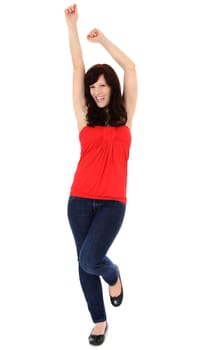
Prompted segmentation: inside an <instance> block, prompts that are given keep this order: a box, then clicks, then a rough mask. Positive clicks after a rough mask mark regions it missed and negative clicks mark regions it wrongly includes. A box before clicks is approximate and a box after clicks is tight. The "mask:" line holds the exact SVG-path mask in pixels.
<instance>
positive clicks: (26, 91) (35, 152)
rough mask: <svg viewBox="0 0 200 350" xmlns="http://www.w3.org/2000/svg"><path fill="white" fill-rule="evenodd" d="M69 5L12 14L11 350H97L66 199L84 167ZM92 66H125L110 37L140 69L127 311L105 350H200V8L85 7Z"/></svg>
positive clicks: (3, 120) (2, 277)
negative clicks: (100, 38)
mask: <svg viewBox="0 0 200 350" xmlns="http://www.w3.org/2000/svg"><path fill="white" fill-rule="evenodd" d="M70 4H71V3H68V2H66V1H63V0H62V1H58V0H48V1H47V0H35V1H28V0H26V1H25V0H19V1H12V0H10V1H6V0H3V1H1V5H0V51H1V53H0V153H1V158H0V166H1V170H0V178H1V179H0V237H1V238H0V284H1V286H0V322H1V325H0V330H1V334H0V349H1V350H7V349H9V350H11V349H12V350H15V349H20V350H25V349H26V350H27V349H28V350H32V349H34V350H36V349H37V350H45V349H48V350H51V349H53V350H58V349H59V350H63V349H78V348H81V349H83V350H85V349H89V348H90V346H89V345H88V340H87V337H88V335H89V333H90V331H91V328H92V326H93V325H92V322H91V319H90V316H89V314H88V311H87V309H86V305H85V301H84V299H83V296H82V292H81V289H80V286H79V282H78V272H77V261H76V252H75V246H74V242H73V239H72V235H71V231H70V228H69V225H68V222H67V213H66V207H67V198H68V193H69V188H70V185H71V181H72V176H73V173H74V169H75V166H76V163H77V160H78V158H79V142H78V132H77V129H76V123H75V120H74V115H73V110H72V99H71V68H72V67H71V61H70V55H69V49H68V40H67V26H66V23H65V18H64V9H65V7H67V6H68V5H70ZM77 4H78V8H79V31H80V37H81V42H82V44H83V55H84V58H85V62H86V66H87V67H89V66H90V65H91V64H93V63H97V62H100V63H103V62H108V63H110V64H112V65H113V67H114V68H116V70H117V73H119V76H120V79H121V71H120V70H119V67H117V66H116V65H115V63H114V62H113V61H112V60H111V59H110V57H108V55H107V54H106V53H105V52H104V51H103V49H102V48H101V47H100V46H98V44H92V43H89V42H87V40H86V34H87V33H88V32H89V30H90V29H92V28H93V27H98V28H99V29H101V30H102V31H104V32H105V34H106V35H107V36H108V37H109V38H110V39H111V40H113V41H114V42H115V43H116V44H117V45H118V46H120V47H121V48H122V49H123V50H124V51H125V52H126V53H127V54H128V55H130V56H131V57H132V59H133V60H134V61H135V63H136V67H137V74H138V88H139V92H138V104H137V110H136V113H135V117H134V118H135V119H134V125H133V129H132V138H133V143H132V148H131V153H130V161H129V177H128V189H127V195H128V204H127V212H126V218H125V221H124V224H123V227H122V229H121V231H120V234H119V236H118V238H117V239H116V241H115V243H114V244H113V246H112V248H111V250H110V255H109V256H110V257H111V258H112V259H113V260H114V261H116V262H117V263H118V265H119V266H120V270H121V275H122V279H123V284H124V290H125V299H124V303H123V305H122V306H121V308H120V309H114V308H113V307H112V306H111V305H110V303H109V297H108V292H107V286H104V288H105V290H104V291H105V303H106V308H107V313H108V322H109V326H110V327H109V332H108V337H107V339H106V342H105V343H104V345H103V347H104V349H109V350H110V349H114V348H117V349H121V348H123V347H125V344H126V347H127V348H128V349H135V350H148V349H150V350H151V349H153V350H165V349H167V350H169V349H170V350H178V349H181V350H183V349H187V350H191V349H192V350H199V349H200V339H199V330H200V316H199V315H200V302H199V295H200V283H199V278H200V274H199V267H200V258H199V251H200V246H199V234H200V224H199V216H200V215H199V214H200V210H199V209H200V186H199V179H200V170H199V168H200V167H199V158H200V156H199V150H200V140H199V139H200V138H199V118H200V106H199V102H200V96H199V92H200V88H199V82H200V68H199V66H200V64H199V62H200V53H199V52H200V50H199V32H200V25H199V10H198V1H195V0H190V1H189V0H188V1H184V0H183V1H180V0H179V1H178V0H168V1H163V0H152V1H148V0H136V1H131V0H123V1H122V2H120V1H119V2H118V1H108V0H101V1H94V0H84V1H77Z"/></svg>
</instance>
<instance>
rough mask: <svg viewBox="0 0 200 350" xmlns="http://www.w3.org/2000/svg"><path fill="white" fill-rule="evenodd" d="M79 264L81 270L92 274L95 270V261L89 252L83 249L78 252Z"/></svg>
mask: <svg viewBox="0 0 200 350" xmlns="http://www.w3.org/2000/svg"><path fill="white" fill-rule="evenodd" d="M79 265H80V267H81V268H82V270H83V271H85V272H87V273H90V274H94V275H95V270H96V262H95V261H94V259H93V258H92V256H91V254H88V253H87V252H85V251H84V250H81V251H80V254H79Z"/></svg>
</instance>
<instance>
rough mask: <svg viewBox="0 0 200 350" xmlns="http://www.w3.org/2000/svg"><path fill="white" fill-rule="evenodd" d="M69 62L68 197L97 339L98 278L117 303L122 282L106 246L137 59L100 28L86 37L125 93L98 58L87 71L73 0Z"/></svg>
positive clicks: (121, 184)
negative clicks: (71, 163)
mask: <svg viewBox="0 0 200 350" xmlns="http://www.w3.org/2000/svg"><path fill="white" fill-rule="evenodd" d="M65 18H66V22H67V26H68V35H69V47H70V52H71V59H72V65H73V105H74V112H75V116H76V120H77V126H78V130H79V140H80V145H81V155H80V160H79V162H78V165H77V169H76V172H75V174H74V179H73V182H72V186H71V191H70V196H69V200H68V219H69V224H70V227H71V230H72V233H73V236H74V240H75V244H76V249H77V255H78V264H79V277H80V283H81V287H82V290H83V293H84V296H85V299H86V302H87V306H88V309H89V312H90V315H91V318H92V320H93V322H94V328H93V329H92V331H91V333H90V335H89V343H90V344H92V345H100V344H102V343H103V341H104V339H105V334H106V331H107V329H108V323H107V317H106V310H105V305H104V300H103V293H102V285H101V278H102V279H103V280H104V281H105V282H106V283H107V284H108V286H109V287H108V289H109V295H110V301H111V303H112V304H113V306H119V305H120V304H121V302H122V300H123V287H122V281H121V277H120V273H119V268H118V266H117V265H116V264H114V263H113V262H112V261H111V260H110V258H108V256H107V252H108V250H109V248H110V246H111V244H112V243H113V241H114V239H115V238H116V236H117V234H118V232H119V230H120V227H121V225H122V222H123V219H124V214H125V209H126V185H127V163H128V157H129V149H130V145H131V132H130V129H131V125H132V119H133V115H134V112H135V106H136V99H137V79H136V71H135V64H134V63H133V62H132V60H131V59H130V58H129V57H128V56H127V55H126V54H125V53H124V52H122V51H121V50H120V49H119V48H118V47H117V46H116V45H114V44H113V43H112V42H111V41H110V40H109V39H108V38H107V37H106V36H105V35H104V34H103V33H102V32H101V31H100V30H98V29H96V28H95V29H93V30H91V31H90V32H89V34H88V35H87V39H88V40H89V41H90V42H93V43H99V44H101V45H102V47H103V48H104V49H105V50H106V51H107V52H108V53H109V54H110V55H111V57H112V58H113V59H114V60H115V61H116V62H117V63H118V64H119V66H120V67H121V68H122V70H123V72H124V82H123V85H124V86H123V94H122V93H121V88H120V82H119V78H118V76H117V74H116V73H115V71H114V70H113V68H112V67H111V66H110V65H107V64H99V63H98V64H96V65H94V66H92V67H91V68H90V69H89V70H88V71H87V72H85V66H84V61H83V56H82V49H81V45H80V40H79V35H78V29H77V20H78V11H77V5H76V4H74V5H72V6H69V7H68V8H67V9H66V10H65Z"/></svg>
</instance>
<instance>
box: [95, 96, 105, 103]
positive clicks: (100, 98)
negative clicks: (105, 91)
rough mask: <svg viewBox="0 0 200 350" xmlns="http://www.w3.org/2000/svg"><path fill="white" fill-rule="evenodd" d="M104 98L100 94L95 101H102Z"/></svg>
mask: <svg viewBox="0 0 200 350" xmlns="http://www.w3.org/2000/svg"><path fill="white" fill-rule="evenodd" d="M103 100H104V97H103V96H101V97H96V101H100V102H101V101H103Z"/></svg>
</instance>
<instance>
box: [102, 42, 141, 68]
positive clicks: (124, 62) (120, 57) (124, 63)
mask: <svg viewBox="0 0 200 350" xmlns="http://www.w3.org/2000/svg"><path fill="white" fill-rule="evenodd" d="M99 43H100V44H101V45H102V46H103V47H104V49H105V50H106V51H107V52H108V53H109V54H110V55H111V56H112V58H113V59H114V60H115V61H116V62H117V63H118V64H119V65H120V66H121V68H122V69H123V70H129V69H135V64H134V62H133V61H132V60H131V59H130V58H129V57H128V56H127V55H126V54H125V53H124V52H123V51H122V50H121V49H119V47H117V46H116V45H115V44H113V42H112V41H110V40H109V39H108V38H107V37H106V36H105V35H103V37H102V38H101V41H100V42H99Z"/></svg>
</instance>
